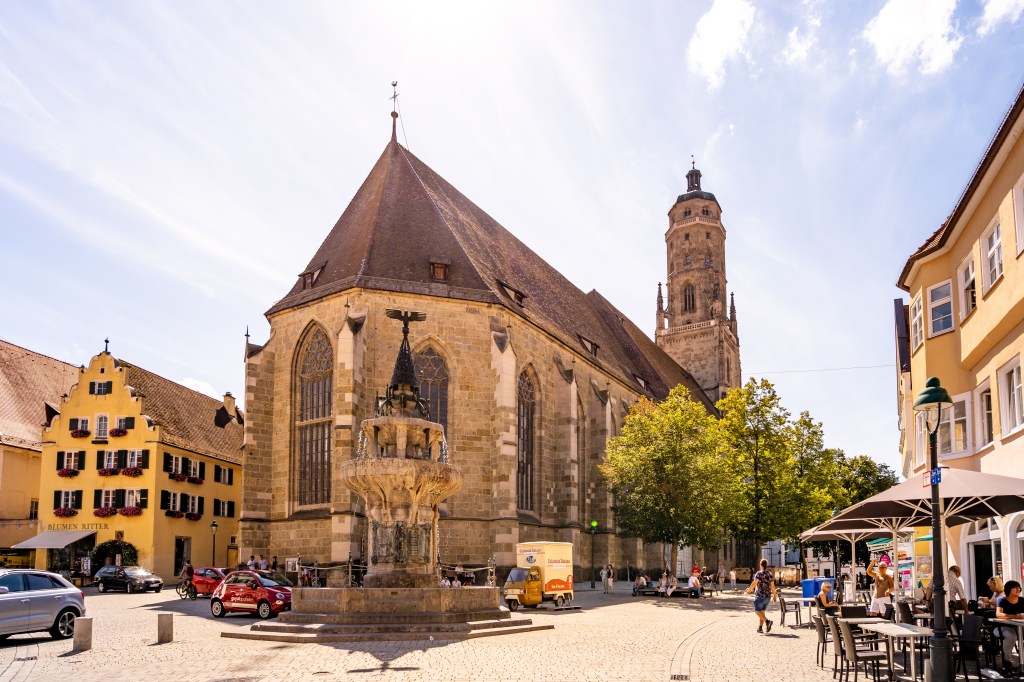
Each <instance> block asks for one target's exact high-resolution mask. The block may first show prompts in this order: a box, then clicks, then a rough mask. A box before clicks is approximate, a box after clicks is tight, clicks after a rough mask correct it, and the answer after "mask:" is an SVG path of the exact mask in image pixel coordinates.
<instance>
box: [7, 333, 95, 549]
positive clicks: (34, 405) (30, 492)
mask: <svg viewBox="0 0 1024 682" xmlns="http://www.w3.org/2000/svg"><path fill="white" fill-rule="evenodd" d="M77 378H78V368H77V367H75V366H74V365H70V364H68V363H66V362H61V361H60V360H54V359H53V358H49V357H46V356H45V355H41V354H39V353H34V352H32V351H30V350H27V349H25V348H21V347H20V346H16V345H14V344H13V343H8V342H6V341H2V340H0V565H2V566H14V567H19V568H27V567H28V566H31V565H33V564H34V563H35V551H34V550H31V549H14V548H13V545H15V544H17V543H19V542H23V541H25V540H27V539H29V538H31V537H32V536H34V535H35V534H36V533H38V532H39V494H38V490H39V462H40V457H41V452H42V443H40V442H39V436H40V433H42V428H43V424H44V423H45V422H46V420H47V419H48V417H49V415H52V414H55V413H56V411H57V409H58V406H59V405H60V399H61V395H63V394H65V393H67V392H68V390H70V388H71V386H72V385H73V384H74V383H75V381H76V379H77Z"/></svg>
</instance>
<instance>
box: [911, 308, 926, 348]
mask: <svg viewBox="0 0 1024 682" xmlns="http://www.w3.org/2000/svg"><path fill="white" fill-rule="evenodd" d="M923 299H924V297H923V296H918V297H917V298H915V299H913V300H912V301H911V302H910V348H911V350H917V348H918V347H919V346H920V345H921V344H922V343H924V313H923V307H922V306H923V304H922V301H923Z"/></svg>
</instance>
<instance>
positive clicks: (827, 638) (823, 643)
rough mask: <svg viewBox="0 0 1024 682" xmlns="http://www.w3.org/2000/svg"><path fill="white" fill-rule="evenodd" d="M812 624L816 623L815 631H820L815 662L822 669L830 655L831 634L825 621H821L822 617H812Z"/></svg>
mask: <svg viewBox="0 0 1024 682" xmlns="http://www.w3.org/2000/svg"><path fill="white" fill-rule="evenodd" d="M811 622H812V623H814V629H815V630H817V631H818V648H817V650H816V651H815V658H814V660H815V661H817V662H818V664H819V665H820V667H822V668H824V667H825V656H826V655H828V644H829V642H831V641H833V640H832V635H831V633H829V632H828V630H827V629H826V627H827V626H826V625H825V621H823V620H822V619H821V616H815V615H812V616H811Z"/></svg>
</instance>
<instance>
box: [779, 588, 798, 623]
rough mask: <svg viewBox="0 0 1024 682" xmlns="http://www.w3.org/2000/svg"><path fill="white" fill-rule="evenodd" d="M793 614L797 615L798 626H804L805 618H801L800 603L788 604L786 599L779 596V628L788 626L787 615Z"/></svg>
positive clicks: (792, 602) (791, 602)
mask: <svg viewBox="0 0 1024 682" xmlns="http://www.w3.org/2000/svg"><path fill="white" fill-rule="evenodd" d="M787 613H793V614H795V615H796V626H797V627H800V626H801V625H803V618H802V617H801V609H800V602H798V601H796V602H794V601H790V602H787V601H786V598H785V597H783V596H782V595H779V626H780V627H782V626H785V625H786V614H787Z"/></svg>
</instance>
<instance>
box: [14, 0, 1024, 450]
mask: <svg viewBox="0 0 1024 682" xmlns="http://www.w3.org/2000/svg"><path fill="white" fill-rule="evenodd" d="M392 80H398V81H399V88H398V89H399V92H400V93H401V96H400V99H399V102H400V108H401V113H402V118H401V129H400V131H399V135H400V141H402V142H403V143H406V142H407V144H408V146H409V148H410V149H411V150H412V151H413V152H414V153H415V154H417V155H418V156H419V157H420V158H422V159H423V160H424V161H425V162H426V163H427V164H429V165H430V166H431V167H433V168H434V169H435V170H436V171H438V172H439V173H441V174H442V175H443V176H444V177H445V178H447V179H448V180H449V181H450V182H452V184H454V185H455V186H456V187H458V188H459V189H460V190H461V191H462V192H463V193H464V194H466V195H467V196H468V197H469V198H470V199H472V200H473V201H474V202H476V203H477V204H478V205H479V206H481V207H482V208H483V209H484V210H486V211H488V212H489V213H490V214H491V215H492V216H494V217H495V218H496V219H497V220H498V221H499V222H501V223H502V224H503V225H504V226H505V227H506V228H508V229H509V230H510V231H512V232H513V233H514V234H516V235H517V236H518V237H519V238H521V239H522V240H523V241H524V242H526V243H527V244H528V245H529V246H530V247H531V248H533V249H534V250H535V251H537V252H538V253H539V254H540V255H541V256H543V257H544V258H545V259H546V260H548V261H549V262H550V263H552V264H553V265H554V266H555V267H557V268H558V269H559V270H561V271H562V272H563V273H565V274H566V275H567V276H568V277H569V279H570V280H572V281H573V282H575V283H576V284H577V285H578V286H579V287H580V288H581V289H584V290H590V289H592V288H596V289H598V290H599V291H601V292H602V293H603V294H604V295H605V296H606V297H607V298H608V299H610V300H611V301H612V302H613V303H614V304H615V305H617V306H618V307H619V308H620V309H621V310H623V311H624V312H625V313H626V314H627V315H629V316H630V317H631V318H632V319H633V320H634V321H635V322H637V323H638V324H639V325H640V326H641V327H642V328H644V329H648V330H650V332H651V333H652V334H653V329H654V314H655V296H656V289H657V283H658V282H659V281H663V280H664V279H665V267H666V265H665V246H664V233H665V230H666V229H667V227H668V219H667V217H666V213H667V211H668V209H669V208H670V207H671V205H672V203H673V202H674V200H675V197H676V196H677V195H678V194H680V193H681V192H682V191H683V190H684V189H685V177H684V176H685V173H686V170H687V169H688V168H689V165H690V155H691V154H693V155H694V156H695V157H696V160H697V165H698V167H699V168H700V169H701V170H702V171H703V173H704V178H703V185H704V189H706V190H708V191H711V192H714V193H715V194H716V195H717V197H718V199H719V202H720V203H721V204H722V207H723V209H724V213H723V222H724V224H725V226H726V229H727V231H728V241H727V270H728V276H729V287H730V290H732V291H734V292H735V294H736V305H737V308H738V318H739V328H740V340H741V348H742V365H743V371H744V375H745V377H746V376H750V375H751V374H752V373H753V374H756V375H758V376H761V375H763V376H765V377H767V378H769V379H771V380H773V381H774V382H775V383H776V385H777V386H778V389H779V391H780V393H781V395H782V398H783V401H784V403H785V405H786V406H787V407H788V408H789V409H790V410H792V411H793V412H798V411H800V410H804V409H806V410H809V411H810V412H811V413H812V415H814V416H815V417H816V418H818V419H820V420H822V421H823V422H824V426H825V432H826V440H827V443H828V444H829V445H831V446H836V447H841V448H843V449H844V450H846V451H847V453H848V454H869V455H871V456H873V457H875V458H876V459H878V460H880V461H883V462H886V463H888V464H891V465H893V466H896V465H897V463H898V453H897V448H898V425H897V417H896V394H895V386H896V384H895V380H896V369H895V364H894V340H893V319H892V300H893V298H895V297H896V296H898V295H899V294H900V292H899V291H898V290H897V289H896V288H895V284H894V283H895V280H896V277H897V275H898V274H899V271H900V269H901V267H902V264H903V262H904V261H905V259H906V258H907V256H908V255H909V254H910V253H911V252H912V251H913V250H914V249H915V248H916V247H917V246H918V245H919V244H920V243H921V242H922V241H924V239H925V237H926V236H927V235H929V234H931V232H933V231H934V230H935V229H936V228H937V227H938V225H939V224H941V222H942V220H943V219H944V218H945V216H946V215H947V214H948V213H949V212H950V210H951V209H952V208H953V205H954V203H955V201H956V199H957V197H958V196H959V194H960V192H961V191H962V190H963V188H964V186H965V185H966V183H967V181H968V179H969V177H970V174H971V173H972V172H973V170H974V167H975V165H976V164H977V162H978V160H979V159H980V157H981V155H982V153H983V152H984V149H985V146H986V145H987V144H988V142H989V140H990V139H991V137H992V135H993V133H994V132H995V129H996V127H997V126H998V124H999V122H1000V120H1001V118H1002V116H1003V115H1004V113H1005V112H1006V110H1007V108H1008V106H1009V104H1010V103H1011V101H1012V99H1013V97H1014V96H1015V94H1016V93H1017V91H1018V89H1019V88H1020V85H1021V83H1022V81H1024V0H988V1H981V2H966V1H963V0H961V1H960V2H956V1H955V0H888V1H887V2H886V1H884V0H875V1H865V2H856V3H854V2H841V1H835V2H825V1H820V2H810V1H808V2H802V3H801V2H781V1H778V0H774V1H764V0H713V1H712V0H702V1H700V2H696V1H694V2H685V3H684V2H636V3H619V2H543V3H542V2H525V3H524V2H513V3H500V2H487V3H481V2H465V3H441V2H430V3H424V2H408V3H406V2H379V3H376V2H375V3H369V2H366V3H341V2H322V3H314V2H295V3H272V2H245V3H241V2H237V3H236V2H216V3H209V2H188V1H185V2H180V1H179V2H168V3H157V2H147V3H129V2H124V3H117V2H104V3H92V4H89V3H83V2H61V3H45V2H7V3H0V235H2V241H0V292H2V298H0V300H2V302H3V304H2V305H3V312H4V314H3V316H2V320H3V321H2V323H0V337H2V338H4V339H6V340H8V341H11V342H14V343H17V344H20V345H23V346H26V347H29V348H31V349H34V350H37V351H40V352H43V353H46V354H48V355H52V356H55V357H58V358H61V359H65V360H68V361H70V362H75V363H84V362H87V360H88V358H89V357H91V356H92V355H93V354H95V353H96V352H98V351H100V350H102V348H103V338H104V337H105V336H107V335H109V336H110V338H111V350H112V351H113V352H114V353H115V354H116V355H118V356H121V357H124V358H126V359H128V360H131V361H133V362H135V363H138V364H140V365H142V366H144V367H146V368H147V369H150V370H152V371H155V372H158V373H160V374H162V375H164V376H167V377H169V378H172V379H175V380H178V381H181V382H183V383H186V384H189V385H192V386H194V387H197V388H199V389H200V390H204V391H207V392H211V393H213V394H219V393H221V392H223V391H225V390H230V391H232V392H234V393H235V394H236V395H242V384H243V376H242V372H243V367H242V343H243V333H244V331H245V328H246V326H247V325H248V326H249V328H250V330H251V332H252V334H253V340H254V341H258V342H262V341H263V340H265V338H266V336H267V334H268V331H269V326H268V325H267V323H266V320H265V319H264V318H263V312H264V311H265V310H267V309H268V308H269V307H270V306H271V305H272V304H273V303H274V302H275V301H276V300H277V299H278V298H280V297H281V296H283V295H284V294H285V293H286V292H287V290H288V288H289V287H290V286H291V284H292V283H293V282H294V278H295V276H296V275H297V274H298V273H299V272H300V271H301V270H302V269H303V267H304V266H305V265H306V263H307V262H308V260H309V258H310V257H311V256H312V254H313V253H314V252H315V250H316V248H317V247H318V246H319V244H320V242H321V241H322V240H323V238H324V237H325V236H326V234H327V232H328V231H329V230H330V228H331V226H333V224H334V222H335V221H336V220H337V217H338V216H339V215H340V214H341V212H342V211H343V210H344V208H345V206H346V205H347V203H348V201H349V199H350V198H351V197H352V195H353V194H354V192H355V191H356V189H357V188H358V186H359V184H360V183H361V182H362V180H363V179H364V178H365V176H366V174H367V172H368V171H369V170H370V167H371V166H372V164H373V163H374V161H375V160H376V159H377V157H378V155H379V154H380V152H381V150H382V149H383V147H384V146H385V144H386V143H387V140H388V137H389V134H390V123H391V120H390V117H389V112H390V102H389V101H388V98H389V97H390V95H391V88H390V85H389V83H390V81H392ZM879 366H880V367H879ZM842 367H871V368H870V369H858V370H844V371H818V370H825V369H831V368H842ZM781 372H784V373H781ZM851 396H852V397H853V399H851Z"/></svg>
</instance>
